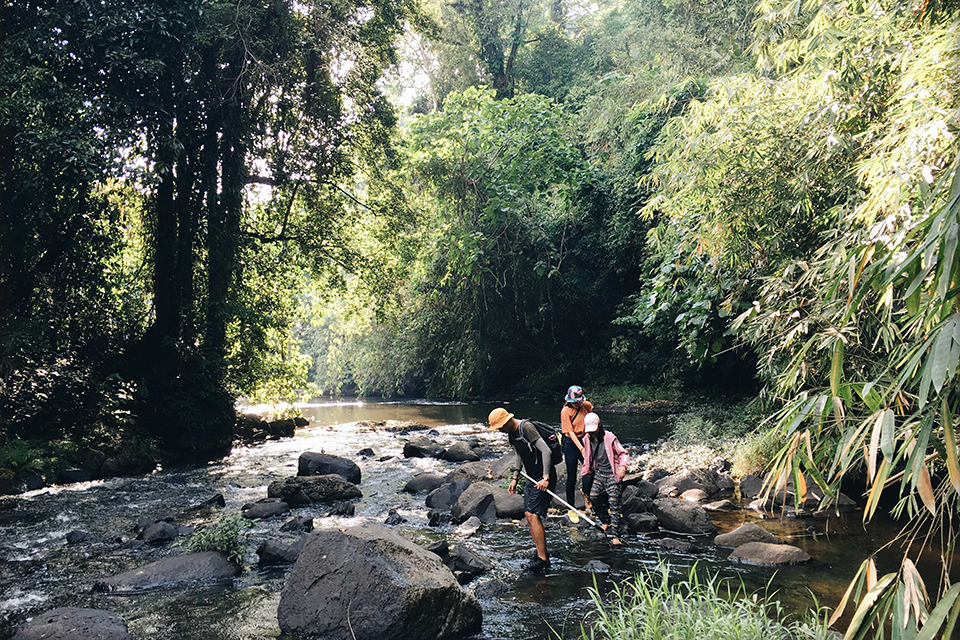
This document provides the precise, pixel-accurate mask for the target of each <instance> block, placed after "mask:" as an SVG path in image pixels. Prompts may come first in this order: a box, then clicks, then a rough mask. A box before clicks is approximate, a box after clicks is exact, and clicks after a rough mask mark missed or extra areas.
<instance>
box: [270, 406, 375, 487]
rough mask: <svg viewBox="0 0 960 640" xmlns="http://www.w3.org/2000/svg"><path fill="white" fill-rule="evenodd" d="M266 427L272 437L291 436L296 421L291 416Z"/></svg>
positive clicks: (295, 426)
mask: <svg viewBox="0 0 960 640" xmlns="http://www.w3.org/2000/svg"><path fill="white" fill-rule="evenodd" d="M268 428H269V429H270V435H271V436H273V437H274V438H292V437H293V432H294V431H296V429H297V423H296V422H295V421H294V420H293V419H292V418H287V419H285V420H274V421H273V422H270V423H268ZM357 482H359V480H358V481H357Z"/></svg>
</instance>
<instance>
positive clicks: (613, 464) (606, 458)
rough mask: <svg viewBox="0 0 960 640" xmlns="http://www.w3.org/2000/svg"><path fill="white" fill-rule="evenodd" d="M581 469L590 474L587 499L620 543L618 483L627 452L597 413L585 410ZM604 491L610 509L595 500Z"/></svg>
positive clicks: (626, 459) (605, 526)
mask: <svg viewBox="0 0 960 640" xmlns="http://www.w3.org/2000/svg"><path fill="white" fill-rule="evenodd" d="M583 426H584V431H586V433H585V434H584V436H583V468H582V470H581V472H580V473H581V475H584V476H587V475H591V474H592V475H593V485H592V486H591V487H590V502H592V503H593V508H594V510H595V511H596V513H597V517H598V518H600V522H602V523H603V530H604V531H608V530H610V531H612V532H613V540H611V542H612V543H613V544H616V545H618V544H620V483H621V482H622V481H623V477H624V476H625V475H627V465H629V464H630V455H629V454H628V453H627V450H626V449H624V448H623V445H622V444H620V441H619V440H617V436H615V435H614V434H613V433H611V432H610V431H607V430H606V429H604V428H603V424H602V423H601V422H600V416H598V415H597V414H595V413H592V412H591V413H588V414H587V415H586V417H585V418H584V419H583ZM601 494H606V496H607V502H609V512H608V510H607V509H605V508H603V505H602V501H598V498H599V497H600V496H601Z"/></svg>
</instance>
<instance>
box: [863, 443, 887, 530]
mask: <svg viewBox="0 0 960 640" xmlns="http://www.w3.org/2000/svg"><path fill="white" fill-rule="evenodd" d="M891 469H893V466H892V465H891V464H890V462H889V461H888V460H887V459H886V458H883V459H882V460H881V461H880V468H879V469H877V477H876V478H875V479H874V481H873V486H872V487H871V488H870V493H869V495H868V496H867V504H866V506H865V507H864V509H863V521H864V522H869V521H870V520H871V519H872V518H873V514H874V513H876V511H877V505H878V504H880V494H881V493H883V489H884V487H885V486H886V484H887V478H889V477H890V470H891Z"/></svg>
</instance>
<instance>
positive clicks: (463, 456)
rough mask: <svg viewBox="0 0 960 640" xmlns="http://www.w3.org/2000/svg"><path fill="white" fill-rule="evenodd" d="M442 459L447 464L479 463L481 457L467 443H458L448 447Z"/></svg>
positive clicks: (441, 456) (442, 454) (441, 455)
mask: <svg viewBox="0 0 960 640" xmlns="http://www.w3.org/2000/svg"><path fill="white" fill-rule="evenodd" d="M440 459H441V460H446V461H447V462H478V461H479V460H480V456H478V455H477V454H476V453H474V452H473V450H472V449H471V448H470V447H469V446H468V445H467V444H466V443H464V442H457V443H454V444H452V445H450V446H449V447H447V448H446V450H444V452H443V453H441V454H440Z"/></svg>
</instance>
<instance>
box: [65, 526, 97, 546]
mask: <svg viewBox="0 0 960 640" xmlns="http://www.w3.org/2000/svg"><path fill="white" fill-rule="evenodd" d="M92 542H97V538H96V537H95V536H94V535H93V534H91V533H89V532H87V531H81V530H79V529H74V530H73V531H71V532H70V533H68V534H67V544H69V545H74V544H89V543H92Z"/></svg>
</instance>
